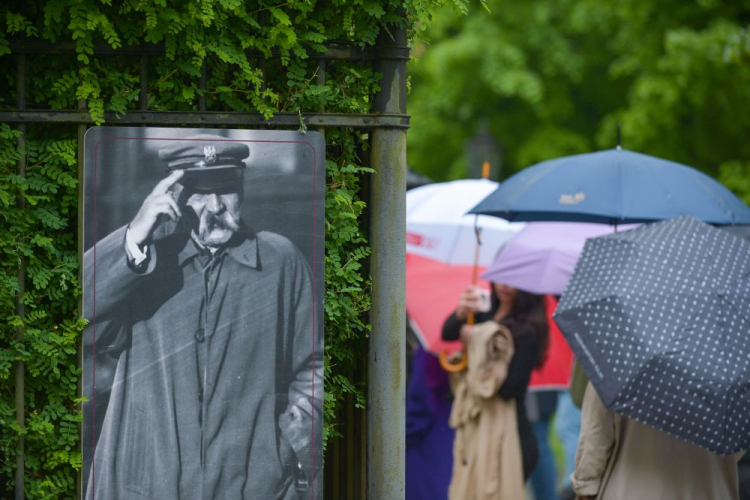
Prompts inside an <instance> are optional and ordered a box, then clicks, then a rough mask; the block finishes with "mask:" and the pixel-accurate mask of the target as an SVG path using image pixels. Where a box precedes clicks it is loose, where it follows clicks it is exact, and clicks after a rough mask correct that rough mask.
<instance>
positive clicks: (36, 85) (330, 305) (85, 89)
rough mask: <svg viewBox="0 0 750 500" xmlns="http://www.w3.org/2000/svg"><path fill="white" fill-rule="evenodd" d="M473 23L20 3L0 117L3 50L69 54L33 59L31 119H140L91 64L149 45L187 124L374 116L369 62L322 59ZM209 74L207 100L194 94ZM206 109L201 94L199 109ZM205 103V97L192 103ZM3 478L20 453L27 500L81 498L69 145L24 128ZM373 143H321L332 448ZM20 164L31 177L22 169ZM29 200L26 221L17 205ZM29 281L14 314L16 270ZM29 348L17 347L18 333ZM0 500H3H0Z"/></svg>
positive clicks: (7, 16) (16, 190) (362, 325)
mask: <svg viewBox="0 0 750 500" xmlns="http://www.w3.org/2000/svg"><path fill="white" fill-rule="evenodd" d="M446 4H447V5H452V7H453V9H454V10H459V11H461V12H466V10H467V3H466V0H406V1H397V0H332V1H328V2H321V1H317V0H290V1H285V2H270V1H267V0H181V1H177V0H123V1H115V2H113V1H112V0H26V1H24V2H4V3H3V4H2V5H0V26H2V28H0V70H1V72H2V76H1V77H0V107H2V108H5V109H9V108H10V109H13V108H15V107H16V98H17V96H16V83H17V82H16V77H17V73H16V68H17V66H16V64H17V62H16V58H15V57H14V56H12V55H11V54H10V43H9V40H11V39H26V40H30V41H35V40H45V41H49V42H52V43H54V44H72V46H73V47H74V48H75V52H74V54H72V55H66V54H44V55H29V56H27V59H26V60H27V72H26V73H27V91H26V96H27V107H29V108H35V109H76V108H77V107H78V106H79V102H81V101H83V102H84V104H85V106H86V109H87V110H88V112H89V113H90V114H91V116H92V118H93V119H94V120H95V122H96V123H97V124H102V123H104V117H105V113H106V112H113V113H115V114H116V115H119V114H122V113H124V112H126V111H129V110H135V109H138V108H139V98H140V94H139V90H140V83H139V75H140V58H139V57H138V56H137V55H123V54H120V55H95V54H94V47H95V46H96V44H101V43H104V44H107V45H108V46H109V47H111V48H113V49H117V48H121V47H125V46H128V45H135V44H145V45H152V46H154V47H159V48H161V50H162V52H163V53H162V54H161V55H154V56H150V57H149V58H148V65H147V71H148V76H149V88H148V106H149V108H150V109H152V110H170V111H178V110H196V109H197V108H198V101H199V98H200V97H202V96H203V97H205V99H206V103H207V107H208V109H210V110H213V111H247V112H259V113H261V114H263V115H264V116H266V117H270V116H271V115H273V114H274V113H276V112H281V111H285V112H293V113H305V112H317V111H318V110H319V109H320V108H321V107H325V108H326V110H327V111H330V112H343V113H363V112H369V111H370V106H371V102H372V98H373V96H374V95H375V93H376V92H377V91H378V90H379V88H378V78H379V76H380V75H378V74H377V73H376V72H375V71H374V69H373V68H372V66H371V63H370V62H366V61H355V62H343V61H332V62H329V63H328V65H327V69H326V83H325V84H324V85H320V84H318V83H317V78H316V71H317V61H315V60H312V59H311V58H310V57H309V56H310V55H311V54H314V53H316V52H320V51H323V50H325V47H326V45H330V44H344V45H353V46H356V47H367V46H371V45H373V44H374V43H375V40H376V38H377V37H378V35H379V33H380V32H381V30H384V29H388V28H387V26H388V25H399V26H405V27H406V28H407V31H408V32H409V34H410V37H414V35H415V34H416V30H415V26H417V25H425V24H426V23H427V22H428V21H429V20H430V12H431V10H432V9H433V8H435V7H436V6H439V5H446ZM204 66H205V68H206V73H207V88H206V90H205V93H203V91H202V90H201V89H200V88H199V85H198V82H199V78H200V75H201V71H202V68H203V67H204ZM202 93H203V94H202ZM201 94H202V95H201ZM0 126H1V127H2V128H0V218H2V221H3V225H2V230H0V240H1V242H2V247H0V262H1V263H2V268H1V271H0V301H2V307H3V309H2V312H3V321H2V323H1V324H0V387H1V388H2V395H0V447H1V448H2V449H1V450H0V457H2V458H1V459H0V475H1V476H5V477H6V478H10V479H12V478H13V468H14V467H15V456H16V453H17V451H18V450H17V449H16V441H17V438H18V436H19V434H24V435H25V439H26V485H25V490H26V496H27V498H32V499H42V498H74V496H75V475H76V473H75V471H76V470H77V469H80V465H81V456H80V453H79V444H78V424H79V422H80V420H81V414H80V411H79V403H80V401H79V400H78V399H77V398H76V394H77V382H78V378H79V376H80V373H81V371H80V368H79V366H78V351H77V348H78V344H79V342H80V334H81V331H82V328H83V326H84V325H83V323H82V321H81V320H80V319H79V317H78V314H77V310H76V307H77V302H78V299H79V297H80V283H79V282H78V265H77V231H78V227H77V215H76V214H77V203H78V198H77V196H78V195H77V193H78V189H79V186H78V184H77V182H78V181H77V179H78V175H77V161H78V158H77V154H78V152H77V143H76V127H75V125H64V126H58V125H51V124H38V125H28V126H27V133H26V136H25V140H26V141H25V144H26V145H25V147H24V148H20V147H19V146H18V143H17V140H18V131H17V130H14V129H13V128H12V127H9V126H8V125H7V124H0ZM368 140H369V138H368V136H367V134H363V133H361V132H357V131H353V130H347V129H335V130H334V129H329V130H328V131H327V145H328V148H327V158H328V161H327V164H326V173H327V183H328V191H327V193H326V256H325V258H326V276H325V285H326V295H325V313H326V316H325V335H326V347H325V352H326V372H325V383H326V399H325V417H326V421H325V436H326V437H327V438H328V437H330V436H334V435H336V434H337V431H336V421H335V414H336V407H337V405H339V404H341V402H342V401H344V400H346V399H350V400H353V401H354V402H355V404H357V405H359V406H362V405H364V401H365V392H364V385H363V383H362V382H361V378H359V377H358V371H359V370H361V360H362V359H363V358H364V357H365V356H366V334H367V331H368V329H369V327H368V325H367V323H366V316H365V313H366V312H367V311H368V309H369V307H370V302H369V295H368V292H369V286H370V282H369V277H368V276H367V273H366V269H365V267H364V264H365V262H366V259H367V258H368V256H369V247H368V244H367V240H366V237H365V232H364V231H363V228H362V225H363V221H362V215H363V211H364V208H365V204H364V202H363V201H362V200H361V199H360V197H359V189H360V187H359V186H360V181H361V178H362V176H363V175H365V174H367V173H368V172H369V171H370V170H369V169H367V168H365V167H364V166H363V152H366V150H367V148H368ZM21 157H25V159H26V162H27V164H28V167H27V170H26V176H25V177H22V176H19V175H18V173H17V171H16V165H17V162H18V160H19V159H20V158H21ZM22 199H23V200H24V206H21V204H20V203H19V200H22ZM21 262H25V264H26V266H27V271H26V279H25V281H24V284H25V289H26V291H25V293H23V294H22V295H21V301H22V302H23V304H24V307H25V312H26V314H25V316H23V317H21V316H19V315H17V314H16V299H17V298H18V296H19V293H20V288H19V283H18V278H17V275H18V269H19V266H20V264H21ZM20 331H23V332H24V337H23V339H22V338H21V337H20V336H19V332H20ZM18 360H23V361H24V362H25V363H26V377H27V378H26V385H27V391H26V401H25V402H26V413H27V416H28V418H27V419H26V422H25V424H26V425H25V428H24V429H21V427H19V426H18V425H17V424H16V423H15V408H14V406H15V404H14V400H13V392H14V391H13V385H14V376H13V365H14V363H15V362H16V361H18ZM4 495H5V492H0V497H2V496H4Z"/></svg>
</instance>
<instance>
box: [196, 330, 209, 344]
mask: <svg viewBox="0 0 750 500" xmlns="http://www.w3.org/2000/svg"><path fill="white" fill-rule="evenodd" d="M195 340H197V341H198V342H200V343H203V341H204V340H206V330H204V329H203V328H198V329H197V330H196V331H195Z"/></svg>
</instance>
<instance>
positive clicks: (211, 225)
mask: <svg viewBox="0 0 750 500" xmlns="http://www.w3.org/2000/svg"><path fill="white" fill-rule="evenodd" d="M216 229H225V230H228V231H232V232H236V231H239V229H240V221H239V217H235V216H234V215H232V214H231V213H229V212H224V213H222V214H219V215H215V214H212V213H209V212H203V213H202V214H201V216H200V222H199V225H198V234H199V235H200V236H201V237H208V236H209V235H210V234H211V233H212V232H213V231H215V230H216Z"/></svg>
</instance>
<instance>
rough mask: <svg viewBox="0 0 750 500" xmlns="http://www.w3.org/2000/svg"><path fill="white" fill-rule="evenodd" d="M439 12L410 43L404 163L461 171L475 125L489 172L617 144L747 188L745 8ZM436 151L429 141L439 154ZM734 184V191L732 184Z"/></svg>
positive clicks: (639, 3)
mask: <svg viewBox="0 0 750 500" xmlns="http://www.w3.org/2000/svg"><path fill="white" fill-rule="evenodd" d="M488 6H489V10H490V12H489V13H488V12H486V11H484V10H482V9H473V10H472V11H471V12H470V13H469V15H467V16H465V17H461V18H458V17H456V16H454V15H452V14H451V13H450V12H439V13H438V14H436V15H435V18H434V20H433V24H432V25H431V27H430V28H429V30H428V31H427V34H426V38H428V39H430V40H431V43H430V44H429V45H428V44H417V46H416V47H415V54H416V55H417V56H418V57H419V61H417V62H414V63H412V67H411V70H412V82H411V87H412V93H411V95H410V97H409V112H410V113H411V114H412V117H413V118H412V130H411V131H410V133H409V162H410V165H411V166H412V167H414V168H416V169H417V170H419V171H421V172H422V173H424V174H427V175H428V176H430V177H432V178H435V179H448V178H458V177H463V176H465V175H466V160H465V159H464V149H463V148H464V144H465V142H466V140H467V139H468V138H470V137H472V136H473V135H474V134H475V133H476V132H477V130H478V129H477V126H478V124H479V123H480V122H481V119H482V118H483V117H485V116H486V117H487V118H488V119H489V121H490V124H491V131H492V133H493V135H494V136H495V137H496V138H497V139H498V140H499V141H500V142H501V144H502V145H503V147H504V151H505V165H504V167H503V172H502V176H503V177H505V176H508V175H510V174H512V173H513V172H514V171H517V170H519V169H521V168H523V167H526V166H528V165H530V164H533V163H535V162H538V161H541V160H545V159H548V158H552V157H556V156H562V155H568V154H575V153H582V152H589V151H593V150H598V149H606V148H611V147H613V146H615V145H616V144H617V125H618V124H621V125H622V145H623V147H625V148H628V149H631V150H635V151H640V152H644V153H647V154H652V155H656V156H660V157H664V158H668V159H671V160H675V161H679V162H682V163H685V164H688V165H691V166H694V167H696V168H699V169H701V170H703V171H705V172H707V173H708V174H710V175H713V176H718V177H719V178H720V179H721V180H722V181H724V182H726V183H727V185H729V186H730V187H732V188H733V189H736V190H737V191H738V193H740V194H742V193H743V192H744V193H745V194H748V193H750V187H748V185H747V181H746V179H747V178H748V176H750V163H748V160H750V142H749V141H747V139H746V137H745V136H746V134H747V132H746V131H747V130H748V127H750V64H748V62H750V34H749V31H748V23H750V2H748V1H747V0H740V1H728V0H699V1H697V2H682V1H679V0H667V1H664V2H655V1H653V0H634V1H628V2H624V1H621V0H538V1H534V2H527V1H523V0H490V1H489V2H488ZM435 144H440V145H441V151H440V155H439V156H437V157H436V156H435V155H434V151H435V146H434V145H435ZM743 181H744V184H743Z"/></svg>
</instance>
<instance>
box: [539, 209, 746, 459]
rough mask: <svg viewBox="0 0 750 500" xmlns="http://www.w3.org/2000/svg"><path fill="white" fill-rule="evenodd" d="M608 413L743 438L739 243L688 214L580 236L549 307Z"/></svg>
mask: <svg viewBox="0 0 750 500" xmlns="http://www.w3.org/2000/svg"><path fill="white" fill-rule="evenodd" d="M554 319H555V322H556V323H557V324H558V326H559V327H560V330H561V331H562V332H563V335H564V336H565V338H566V340H567V341H568V343H569V344H570V346H571V348H572V349H573V352H574V353H575V356H576V359H577V360H578V362H579V363H580V364H581V366H582V367H583V369H584V371H585V372H586V375H587V376H588V377H589V379H590V380H591V383H592V384H593V385H594V387H595V388H596V391H597V393H598V394H599V396H600V397H601V399H602V401H603V402H604V404H605V405H606V406H607V408H609V409H610V410H612V411H615V412H617V413H620V414H622V415H624V416H626V417H629V418H632V419H634V420H637V421H639V422H641V423H644V424H646V425H650V426H652V427H655V428H656V429H659V430H662V431H664V432H667V433H669V434H672V435H674V436H677V437H679V438H682V439H684V440H687V441H689V442H691V443H694V444H696V445H698V446H702V447H704V448H706V449H708V450H710V451H713V452H715V453H718V454H722V455H725V454H729V453H734V452H736V451H739V450H745V449H748V448H750V362H749V361H748V360H750V243H748V242H747V241H745V240H743V239H740V238H737V237H735V236H733V235H732V234H730V233H728V232H726V231H720V230H718V229H715V228H713V227H712V226H710V225H708V224H704V223H703V222H700V221H698V220H696V219H694V218H692V217H680V218H677V219H672V220H668V221H663V222H657V223H653V224H647V225H644V226H642V227H640V228H637V229H633V230H630V231H625V232H621V233H615V234H611V235H607V236H603V237H599V238H593V239H589V240H588V241H587V242H586V245H585V246H584V250H583V253H582V254H581V258H580V259H579V261H578V264H577V265H576V268H575V271H574V273H573V276H572V277H571V279H570V281H569V283H568V286H567V288H566V289H565V293H564V294H563V296H562V298H561V299H560V303H559V305H558V307H557V310H556V311H555V315H554Z"/></svg>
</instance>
